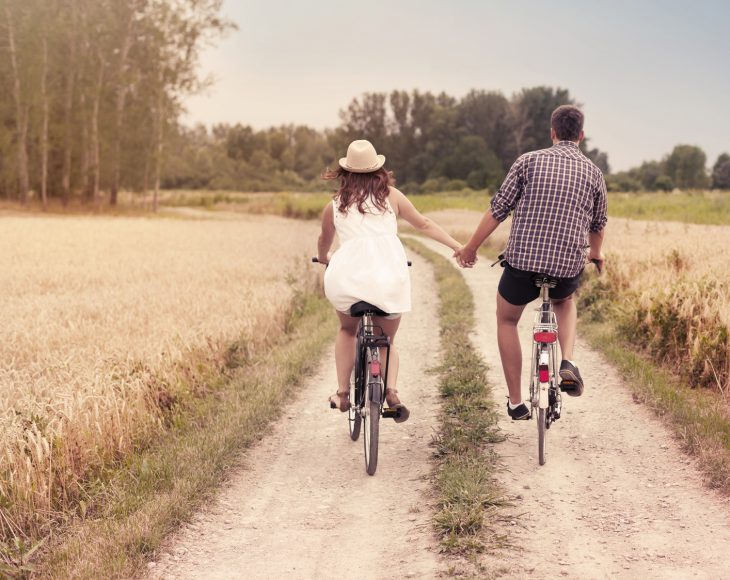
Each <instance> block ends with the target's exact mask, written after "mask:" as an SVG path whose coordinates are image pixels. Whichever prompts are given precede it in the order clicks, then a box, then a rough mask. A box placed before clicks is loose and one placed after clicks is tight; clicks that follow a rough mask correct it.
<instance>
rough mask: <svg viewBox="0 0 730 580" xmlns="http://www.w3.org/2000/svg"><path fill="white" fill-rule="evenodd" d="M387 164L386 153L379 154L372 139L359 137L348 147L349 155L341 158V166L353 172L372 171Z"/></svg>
mask: <svg viewBox="0 0 730 580" xmlns="http://www.w3.org/2000/svg"><path fill="white" fill-rule="evenodd" d="M384 164H385V155H378V154H377V153H376V152H375V147H373V144H372V143H370V141H366V140H365V139H359V140H358V141H353V142H352V143H350V146H349V147H348V148H347V157H343V158H341V159H340V167H342V169H345V170H347V171H352V172H353V173H370V172H372V171H377V170H378V169H380V168H381V167H382V166H383V165H384Z"/></svg>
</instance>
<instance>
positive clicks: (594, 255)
mask: <svg viewBox="0 0 730 580" xmlns="http://www.w3.org/2000/svg"><path fill="white" fill-rule="evenodd" d="M587 259H588V262H594V261H595V263H596V266H597V267H598V273H599V274H600V273H601V272H603V265H604V263H605V258H604V257H603V253H602V252H601V250H597V251H594V250H591V251H590V252H588V258H587Z"/></svg>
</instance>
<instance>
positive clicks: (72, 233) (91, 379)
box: [0, 216, 316, 541]
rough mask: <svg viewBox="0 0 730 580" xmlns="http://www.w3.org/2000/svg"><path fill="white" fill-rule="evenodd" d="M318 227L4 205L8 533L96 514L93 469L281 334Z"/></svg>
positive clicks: (0, 375)
mask: <svg viewBox="0 0 730 580" xmlns="http://www.w3.org/2000/svg"><path fill="white" fill-rule="evenodd" d="M315 239H316V228H315V227H314V226H313V225H312V224H307V223H295V222H291V221H285V220H280V219H277V218H260V217H259V218H255V219H247V218H245V217H242V218H240V219H237V220H219V221H212V220H199V221H184V220H164V219H121V218H120V219H110V218H82V217H66V218H48V217H46V218H41V217H32V218H31V217H12V216H11V217H5V218H3V219H2V228H0V245H2V247H3V248H4V251H3V252H2V254H0V288H2V297H3V308H2V310H0V449H2V453H0V538H2V539H3V540H4V541H8V540H9V538H26V539H27V538H29V537H39V536H42V535H45V534H47V533H48V531H49V526H50V525H51V523H52V522H53V521H55V520H57V519H58V516H59V515H61V514H63V513H64V512H65V511H67V510H69V509H77V510H79V511H81V512H83V511H84V510H85V509H86V508H85V503H84V494H85V484H88V480H89V478H90V477H92V476H94V474H98V472H99V470H100V469H102V468H103V467H104V466H108V465H109V464H111V463H114V462H115V461H118V460H120V459H122V458H124V457H125V456H126V455H128V454H129V453H130V452H132V451H135V450H137V449H139V448H141V447H144V446H145V445H146V444H147V443H148V442H149V441H150V440H151V439H152V438H153V437H154V436H155V435H156V434H157V433H159V432H160V430H162V429H163V428H164V427H165V422H166V421H170V420H174V416H175V412H176V410H177V409H179V408H180V407H181V406H182V405H184V403H185V400H186V398H187V399H190V397H195V396H199V395H202V394H205V393H206V392H207V390H208V388H209V387H208V383H207V382H206V377H207V373H208V372H209V369H210V368H221V367H225V366H226V365H227V364H230V363H231V359H232V358H239V359H240V358H247V357H249V356H250V355H251V354H253V353H254V352H255V351H256V350H257V349H261V348H265V346H266V345H267V344H268V343H269V342H270V340H273V339H274V338H275V337H276V336H278V335H279V334H280V333H281V332H282V331H283V330H284V327H285V325H286V324H287V320H288V310H289V305H290V302H291V298H292V294H293V289H292V287H291V284H290V283H288V282H287V275H286V274H287V272H288V271H289V272H293V271H295V270H298V268H297V267H296V262H301V261H302V259H303V258H304V257H305V256H306V255H307V253H306V248H307V247H310V246H312V245H313V243H314V240H315ZM241 338H243V339H244V341H243V343H240V342H239V344H245V345H246V348H244V349H239V350H238V351H236V352H232V351H230V350H229V349H228V346H229V345H230V344H232V343H234V342H236V341H238V340H239V339H241Z"/></svg>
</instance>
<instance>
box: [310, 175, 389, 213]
mask: <svg viewBox="0 0 730 580" xmlns="http://www.w3.org/2000/svg"><path fill="white" fill-rule="evenodd" d="M322 179H339V180H340V186H339V188H338V189H337V191H336V192H335V194H334V195H333V196H332V199H339V204H338V206H337V209H338V210H339V211H340V212H342V213H344V212H346V211H347V208H349V207H350V206H351V205H353V204H357V211H359V212H360V213H365V202H366V201H368V200H371V201H372V203H373V205H375V207H376V208H378V209H379V210H380V211H385V210H386V209H387V207H388V206H387V205H386V204H385V198H386V197H388V194H389V193H390V186H391V185H395V177H394V176H393V172H392V171H388V170H386V169H385V168H384V167H381V168H380V169H378V170H377V171H371V172H370V173H354V172H352V171H347V170H346V169H343V168H342V167H338V168H337V169H335V170H331V169H327V170H326V171H325V172H324V173H323V174H322Z"/></svg>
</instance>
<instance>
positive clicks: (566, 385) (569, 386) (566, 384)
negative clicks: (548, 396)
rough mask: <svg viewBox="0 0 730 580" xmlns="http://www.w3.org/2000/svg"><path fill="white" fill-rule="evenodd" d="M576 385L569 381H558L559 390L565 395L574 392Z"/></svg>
mask: <svg viewBox="0 0 730 580" xmlns="http://www.w3.org/2000/svg"><path fill="white" fill-rule="evenodd" d="M577 384H578V383H576V382H575V381H571V380H563V381H560V385H559V386H560V390H561V392H563V393H565V392H567V391H574V390H575V389H576V388H577Z"/></svg>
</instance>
